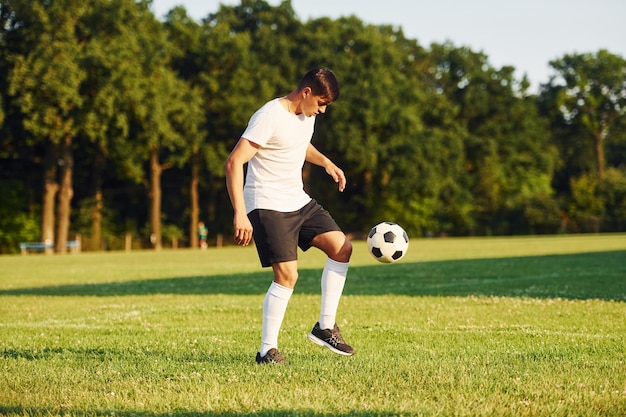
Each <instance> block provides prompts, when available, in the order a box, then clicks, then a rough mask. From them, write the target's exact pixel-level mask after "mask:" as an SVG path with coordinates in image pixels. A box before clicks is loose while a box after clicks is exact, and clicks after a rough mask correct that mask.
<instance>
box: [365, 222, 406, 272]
mask: <svg viewBox="0 0 626 417" xmlns="http://www.w3.org/2000/svg"><path fill="white" fill-rule="evenodd" d="M367 248H368V249H369V251H370V253H371V254H372V256H373V257H374V258H375V259H376V260H377V261H379V262H382V263H386V264H390V263H393V262H396V261H398V260H400V258H402V257H403V256H404V255H405V254H406V251H407V249H409V236H408V235H407V234H406V232H405V231H404V229H403V228H402V227H400V225H398V224H397V223H392V222H382V223H379V224H377V225H376V226H374V227H372V230H370V233H369V234H368V235H367Z"/></svg>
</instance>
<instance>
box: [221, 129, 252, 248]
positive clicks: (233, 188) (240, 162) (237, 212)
mask: <svg viewBox="0 0 626 417" xmlns="http://www.w3.org/2000/svg"><path fill="white" fill-rule="evenodd" d="M257 150H258V145H256V144H254V143H252V142H250V141H249V140H247V139H245V138H241V139H239V142H237V145H235V148H234V149H233V150H232V152H231V153H230V155H229V156H228V159H227V160H226V163H225V164H224V168H225V170H226V188H227V189H228V196H229V197H230V203H231V204H232V206H233V210H234V216H233V226H234V228H235V235H234V237H235V242H236V243H237V244H238V245H242V246H246V245H247V244H249V243H250V241H251V240H252V224H251V223H250V220H249V219H248V215H247V213H246V203H245V201H244V198H243V182H244V177H243V175H244V174H243V172H244V171H243V166H244V165H245V164H246V163H247V162H248V161H249V160H250V159H251V158H252V157H253V156H254V155H255V154H256V153H257Z"/></svg>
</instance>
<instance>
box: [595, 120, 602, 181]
mask: <svg viewBox="0 0 626 417" xmlns="http://www.w3.org/2000/svg"><path fill="white" fill-rule="evenodd" d="M603 138H604V132H603V131H602V130H600V131H598V132H596V134H595V139H596V161H597V162H598V176H599V177H600V179H603V178H604V147H603V146H602V139H603Z"/></svg>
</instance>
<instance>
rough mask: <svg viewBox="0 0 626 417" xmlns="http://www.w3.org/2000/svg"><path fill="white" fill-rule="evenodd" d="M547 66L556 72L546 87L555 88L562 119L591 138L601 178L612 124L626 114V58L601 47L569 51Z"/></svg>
mask: <svg viewBox="0 0 626 417" xmlns="http://www.w3.org/2000/svg"><path fill="white" fill-rule="evenodd" d="M550 65H551V66H552V68H553V69H554V70H555V71H556V75H555V76H554V77H553V78H552V79H551V80H550V83H549V84H548V85H547V86H546V87H545V89H546V90H556V95H557V97H556V100H557V106H558V108H559V110H560V111H561V113H562V117H563V119H564V120H565V122H566V123H567V124H569V125H575V124H579V125H580V126H581V127H582V128H583V129H584V131H585V132H586V135H587V136H588V137H589V138H590V139H591V140H590V142H591V143H592V144H593V146H592V149H593V150H594V153H595V162H596V172H597V174H598V176H599V177H600V178H604V173H605V169H606V157H605V149H604V148H605V142H606V140H607V138H608V137H609V136H610V135H612V134H616V133H617V132H614V129H615V127H616V126H617V124H618V123H620V120H621V119H623V118H624V117H625V116H626V60H624V58H622V57H620V56H617V55H614V54H611V53H609V52H608V51H606V50H600V51H598V52H597V53H595V54H591V53H587V54H568V55H565V56H563V57H562V58H560V59H556V60H554V61H551V62H550ZM546 93H547V92H546Z"/></svg>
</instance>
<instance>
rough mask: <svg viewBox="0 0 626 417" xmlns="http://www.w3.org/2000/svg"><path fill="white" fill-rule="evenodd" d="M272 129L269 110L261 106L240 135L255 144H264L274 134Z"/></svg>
mask: <svg viewBox="0 0 626 417" xmlns="http://www.w3.org/2000/svg"><path fill="white" fill-rule="evenodd" d="M274 130H275V128H274V118H273V117H271V112H270V111H268V109H267V108H261V109H259V110H257V111H256V112H255V113H254V114H253V115H252V117H251V118H250V121H249V122H248V127H247V128H246V130H245V131H244V132H243V134H242V135H241V137H243V138H246V139H248V140H249V141H250V142H253V143H256V144H257V145H260V146H265V144H267V141H268V140H269V139H270V138H271V137H272V136H273V135H274Z"/></svg>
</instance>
